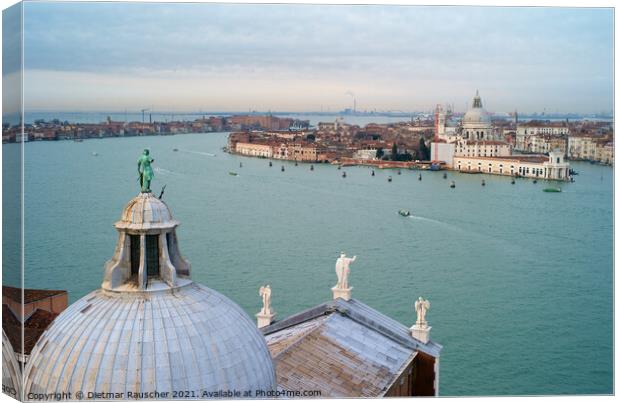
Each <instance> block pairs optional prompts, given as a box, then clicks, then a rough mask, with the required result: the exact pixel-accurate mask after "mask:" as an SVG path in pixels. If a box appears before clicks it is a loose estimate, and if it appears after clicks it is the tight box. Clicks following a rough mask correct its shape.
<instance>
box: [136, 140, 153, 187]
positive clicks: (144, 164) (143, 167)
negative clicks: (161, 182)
mask: <svg viewBox="0 0 620 403" xmlns="http://www.w3.org/2000/svg"><path fill="white" fill-rule="evenodd" d="M153 162H155V160H154V159H152V158H151V156H150V155H149V150H146V149H145V150H144V151H143V152H142V155H141V156H140V158H138V180H139V181H140V189H141V191H142V193H150V192H151V180H153V177H154V176H155V175H154V174H153V168H152V167H151V164H152V163H153Z"/></svg>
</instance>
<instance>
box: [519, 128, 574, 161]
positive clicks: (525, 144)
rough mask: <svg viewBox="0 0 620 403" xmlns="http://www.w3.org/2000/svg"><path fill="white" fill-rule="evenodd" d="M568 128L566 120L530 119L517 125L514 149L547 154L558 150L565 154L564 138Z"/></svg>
mask: <svg viewBox="0 0 620 403" xmlns="http://www.w3.org/2000/svg"><path fill="white" fill-rule="evenodd" d="M569 133H570V129H569V127H568V124H567V123H566V122H549V121H546V122H541V121H531V122H527V123H521V124H519V125H518V126H517V131H516V135H515V150H517V151H522V152H527V153H541V154H548V153H549V152H550V151H551V150H556V149H558V150H560V151H562V152H563V153H565V154H566V139H567V137H568V135H569Z"/></svg>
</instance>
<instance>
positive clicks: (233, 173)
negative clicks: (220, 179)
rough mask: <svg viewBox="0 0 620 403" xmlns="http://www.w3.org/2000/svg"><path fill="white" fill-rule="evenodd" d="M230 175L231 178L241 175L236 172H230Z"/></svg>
mask: <svg viewBox="0 0 620 403" xmlns="http://www.w3.org/2000/svg"><path fill="white" fill-rule="evenodd" d="M228 175H230V176H237V175H239V174H238V173H236V172H233V171H230V172H228Z"/></svg>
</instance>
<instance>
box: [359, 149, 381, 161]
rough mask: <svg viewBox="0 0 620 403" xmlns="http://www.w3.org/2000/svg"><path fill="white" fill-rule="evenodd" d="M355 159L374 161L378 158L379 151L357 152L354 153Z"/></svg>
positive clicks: (365, 150) (364, 150) (366, 150)
mask: <svg viewBox="0 0 620 403" xmlns="http://www.w3.org/2000/svg"><path fill="white" fill-rule="evenodd" d="M353 158H355V159H360V160H373V159H375V158H377V149H375V148H369V149H361V150H357V151H355V152H354V153H353Z"/></svg>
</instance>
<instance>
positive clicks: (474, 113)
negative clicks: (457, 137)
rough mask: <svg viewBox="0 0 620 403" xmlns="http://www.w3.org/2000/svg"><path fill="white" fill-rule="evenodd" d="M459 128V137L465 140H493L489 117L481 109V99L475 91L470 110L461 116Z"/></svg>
mask: <svg viewBox="0 0 620 403" xmlns="http://www.w3.org/2000/svg"><path fill="white" fill-rule="evenodd" d="M461 127H462V133H461V135H462V137H463V139H465V140H472V141H481V140H495V137H494V135H493V127H492V125H491V117H490V116H489V114H488V113H487V111H485V110H484V108H483V107H482V99H481V98H480V94H479V93H478V91H477V90H476V96H475V97H474V100H473V102H472V106H471V108H470V109H469V110H468V111H467V112H466V113H465V115H464V116H463V121H462V123H461Z"/></svg>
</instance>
